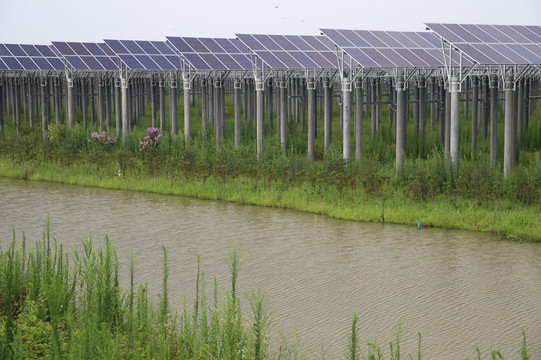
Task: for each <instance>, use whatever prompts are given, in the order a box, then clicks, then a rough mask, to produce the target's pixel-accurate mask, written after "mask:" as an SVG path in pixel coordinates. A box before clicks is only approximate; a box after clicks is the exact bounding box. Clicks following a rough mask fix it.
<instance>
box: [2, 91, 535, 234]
mask: <svg viewBox="0 0 541 360" xmlns="http://www.w3.org/2000/svg"><path fill="white" fill-rule="evenodd" d="M226 102H227V106H226V133H225V139H224V141H223V143H222V146H221V147H220V148H216V145H215V139H214V136H213V134H212V133H210V134H209V136H208V138H207V139H203V138H202V136H201V131H202V130H201V128H202V125H201V124H200V121H198V120H197V119H200V104H199V103H198V104H196V106H195V107H194V108H193V109H192V119H193V121H192V122H193V124H192V142H191V144H190V146H189V147H188V146H186V145H185V144H184V137H183V136H181V135H178V136H176V137H172V136H170V135H169V134H168V133H165V134H164V136H163V137H162V138H161V139H160V146H159V147H156V148H152V149H149V150H145V151H140V147H141V146H140V144H139V142H140V141H141V140H142V139H143V138H144V136H145V135H146V129H147V127H149V126H150V116H149V115H146V116H144V117H143V118H142V119H140V121H139V122H138V123H136V124H135V125H134V126H133V131H132V132H130V134H129V137H128V139H127V141H126V143H125V144H122V141H117V142H116V143H113V144H104V143H96V142H89V138H90V133H89V131H85V130H84V129H83V128H82V127H81V126H80V125H77V126H76V128H75V129H73V130H68V129H66V127H65V126H63V125H60V126H50V128H49V137H48V140H49V141H48V142H47V143H46V144H43V142H42V140H41V130H40V129H36V128H29V127H28V126H27V125H26V124H23V125H22V127H21V128H20V129H19V131H18V133H17V131H16V130H15V129H13V128H12V127H10V125H9V124H10V121H6V124H7V126H6V130H5V132H4V133H3V134H2V135H0V176H5V177H12V178H23V179H28V180H37V181H52V182H59V183H67V184H79V185H85V186H98V187H103V188H110V189H125V190H135V191H148V192H156V193H163V194H172V195H182V196H193V197H198V198H204V199H219V200H226V201H234V202H239V203H246V204H255V205H263V206H273V207H281V208H290V209H297V210H301V211H308V212H313V213H319V214H325V215H328V216H331V217H336V218H341V219H347V220H356V221H371V222H387V223H400V224H411V225H414V224H416V220H417V219H419V220H420V221H421V222H422V223H423V225H424V226H437V227H443V228H449V229H464V230H475V231H486V232H492V233H495V234H497V235H498V236H501V237H505V238H509V239H513V240H518V241H541V224H539V221H538V214H539V211H540V209H541V152H540V149H541V124H540V123H539V122H535V121H533V119H536V118H538V117H539V115H540V113H541V112H540V107H539V105H538V106H537V108H536V109H535V111H534V113H533V115H532V117H531V119H532V120H531V121H530V128H529V130H528V132H527V133H525V135H524V137H523V141H522V143H521V145H520V148H519V163H518V165H517V166H516V167H515V169H514V170H513V172H512V174H511V176H510V177H509V178H507V179H505V178H504V177H503V170H502V161H503V155H502V154H503V119H502V118H501V116H500V119H499V121H500V124H499V125H501V126H499V127H498V163H497V164H496V165H491V164H490V161H489V158H488V154H487V152H488V141H483V140H482V138H481V135H479V136H480V138H479V139H478V148H477V150H476V151H475V152H474V153H471V152H470V150H469V149H470V146H469V143H470V139H469V138H468V137H469V134H470V132H471V129H469V127H470V126H469V124H468V121H467V119H466V118H465V117H464V116H463V117H462V118H461V129H460V131H461V143H460V153H461V158H460V164H459V167H458V168H451V167H450V166H449V165H448V161H447V159H446V156H445V155H444V153H443V150H442V145H441V144H440V142H439V135H438V127H437V126H436V127H435V130H434V131H430V130H429V128H430V127H427V136H426V139H425V141H424V142H422V141H421V139H420V138H419V136H418V135H417V133H416V132H415V129H414V126H413V122H412V121H410V122H409V123H408V129H407V131H408V141H407V144H406V154H407V156H406V161H405V164H404V168H403V171H402V172H401V173H399V174H397V173H396V172H395V170H394V143H393V140H392V137H393V136H392V131H391V129H390V127H389V124H388V121H387V113H386V112H387V108H386V107H385V106H383V107H382V111H381V119H382V120H381V129H380V131H379V132H377V133H376V134H375V136H372V135H371V132H370V124H369V121H364V123H363V124H364V125H363V155H362V158H361V161H360V162H356V161H354V160H353V159H351V160H349V161H348V162H345V161H344V160H343V159H342V155H341V141H342V140H341V135H342V134H341V131H340V128H339V121H337V116H338V109H337V107H336V106H335V107H334V112H335V118H334V121H333V129H332V134H333V142H332V145H331V148H330V149H329V150H328V152H326V153H325V154H324V153H323V144H322V142H323V136H322V131H323V126H322V124H321V122H320V123H319V124H318V136H317V138H316V156H315V157H316V161H314V162H311V161H310V160H308V159H307V156H306V129H302V127H301V126H300V123H297V124H295V123H293V122H291V123H290V124H289V125H288V140H287V143H288V149H287V156H283V155H282V150H281V147H280V143H279V138H278V136H277V134H276V131H275V129H270V128H269V127H268V126H267V128H266V129H265V134H266V135H265V144H264V149H265V150H264V153H263V155H262V156H257V155H256V154H255V125H254V123H253V121H251V120H249V121H248V122H245V123H243V125H242V144H243V145H242V146H241V147H239V148H234V145H233V143H232V139H233V133H232V131H233V126H232V118H231V117H232V113H231V112H232V110H233V109H232V105H231V101H230V99H229V98H227V99H226ZM180 104H182V98H181V99H180ZM178 108H179V110H180V112H179V114H178V116H179V120H180V119H182V111H183V107H182V106H179V107H178ZM410 114H411V112H410ZM364 115H365V116H364V118H365V119H368V118H369V117H368V115H369V114H366V113H365V114H364ZM500 115H502V114H501V112H500ZM78 116H79V117H80V114H78ZM410 120H411V119H410ZM77 122H78V123H80V119H78V121H77ZM179 128H181V129H182V128H183V127H182V126H179ZM209 128H210V127H209ZM352 131H353V130H352ZM109 134H110V135H113V132H109Z"/></svg>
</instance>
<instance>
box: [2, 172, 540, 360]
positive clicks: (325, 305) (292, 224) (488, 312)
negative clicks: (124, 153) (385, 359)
mask: <svg viewBox="0 0 541 360" xmlns="http://www.w3.org/2000/svg"><path fill="white" fill-rule="evenodd" d="M0 200H1V202H2V206H0V219H1V220H0V239H2V244H3V246H5V244H6V243H7V242H9V241H11V234H12V229H13V227H14V228H15V229H17V231H19V230H24V231H25V233H26V236H27V239H28V240H29V241H35V239H40V238H41V237H42V232H43V224H44V222H45V218H46V216H47V214H49V215H50V216H51V219H52V236H54V237H55V238H56V239H57V240H58V241H59V242H62V243H63V244H64V246H65V248H71V247H72V246H74V247H81V241H80V240H81V239H82V238H84V237H87V236H89V235H90V234H91V236H92V238H93V239H94V241H95V242H96V243H98V244H102V243H103V239H104V237H105V235H106V234H107V235H108V236H109V238H110V239H112V241H113V244H114V246H115V248H116V249H117V252H118V255H119V259H120V260H121V261H122V262H123V264H124V265H125V266H124V267H123V269H124V271H125V273H127V271H126V269H127V266H126V265H127V262H128V258H129V256H130V255H131V254H132V253H133V254H134V255H135V258H136V281H138V282H147V283H148V284H149V287H150V290H151V293H157V292H159V291H160V284H161V275H162V256H163V255H162V250H161V245H162V244H163V245H165V246H166V248H167V250H168V259H169V271H170V273H169V274H170V275H169V281H170V289H169V291H170V296H171V303H172V304H173V305H181V304H182V303H184V301H186V303H187V304H191V303H192V300H193V299H192V296H193V295H194V291H195V277H196V264H197V263H196V257H197V255H199V256H200V257H201V269H203V270H204V271H205V274H206V278H207V279H208V280H207V289H208V292H209V296H210V294H211V284H212V279H213V278H214V277H216V278H217V280H218V286H219V287H220V289H222V290H223V289H224V288H226V287H228V286H229V275H228V272H227V271H228V270H227V264H226V258H227V254H228V252H229V251H230V250H231V248H232V246H233V244H234V243H236V244H237V247H238V249H239V250H240V251H241V253H242V269H241V273H240V277H239V291H240V293H244V292H248V291H250V290H257V289H262V290H265V291H266V292H267V293H268V295H269V306H270V311H271V314H272V319H273V320H274V323H275V326H274V330H273V331H274V338H278V335H276V333H277V332H278V331H279V330H283V331H284V332H285V333H286V334H287V335H289V336H290V337H293V335H294V334H295V333H297V334H298V335H299V337H300V339H301V342H302V344H303V349H305V350H308V349H309V350H310V351H311V353H312V354H313V355H314V356H315V355H318V354H319V353H320V351H322V350H323V351H325V353H326V355H327V357H330V358H336V357H337V356H338V355H343V354H345V351H346V348H347V336H348V333H349V331H350V326H351V320H352V318H353V314H354V313H357V314H358V315H359V322H358V324H359V336H360V339H361V340H360V343H361V344H364V343H366V342H369V341H373V340H374V339H376V340H377V341H378V342H379V344H380V345H381V346H382V347H384V348H385V349H387V345H386V344H387V343H388V341H390V340H391V339H393V332H394V329H395V328H396V326H397V324H398V322H399V321H401V322H402V324H403V328H404V336H403V342H402V344H401V348H402V351H403V354H405V353H412V354H415V353H416V349H417V332H420V333H421V334H422V335H423V342H422V345H423V350H422V352H423V358H426V359H461V358H465V357H473V356H474V355H475V346H479V347H480V349H481V350H482V351H483V350H484V352H486V355H488V352H489V350H491V349H494V348H497V349H499V350H501V351H502V353H503V355H504V356H506V357H507V358H512V357H514V356H516V355H517V351H518V350H519V349H520V343H521V336H522V329H524V330H525V331H526V335H527V341H528V344H529V349H530V353H531V354H533V356H534V358H535V357H537V356H540V355H541V286H540V284H541V244H516V243H511V242H505V241H498V240H496V239H494V238H493V237H491V236H490V235H487V234H479V233H473V232H460V231H446V230H440V229H428V228H427V229H425V228H423V229H421V230H417V228H416V227H415V226H398V225H385V226H382V225H380V224H365V223H356V222H350V221H341V220H335V219H328V218H325V217H323V216H318V215H311V214H304V213H299V212H295V211H288V210H281V209H270V208H261V207H254V206H245V205H237V204H230V203H224V202H216V201H203V200H196V199H188V198H181V197H173V196H163V195H155V194H145V193H133V192H125V191H111V190H102V189H93V188H85V187H79V186H65V185H55V184H46V183H35V182H23V181H14V180H7V179H0ZM364 349H365V347H363V351H364Z"/></svg>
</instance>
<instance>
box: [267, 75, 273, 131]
mask: <svg viewBox="0 0 541 360" xmlns="http://www.w3.org/2000/svg"><path fill="white" fill-rule="evenodd" d="M272 82H273V79H269V80H268V82H267V117H268V122H269V129H272V127H273V121H274V114H273V110H274V106H273V101H272V100H273V98H274V96H273V90H274V89H273V86H272Z"/></svg>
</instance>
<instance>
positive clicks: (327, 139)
mask: <svg viewBox="0 0 541 360" xmlns="http://www.w3.org/2000/svg"><path fill="white" fill-rule="evenodd" d="M323 92H324V97H325V100H324V102H325V110H324V112H325V114H324V119H323V121H324V122H323V143H324V150H325V152H327V150H328V149H329V146H330V145H331V124H332V87H331V82H330V80H329V78H325V79H324V80H323Z"/></svg>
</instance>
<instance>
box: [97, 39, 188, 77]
mask: <svg viewBox="0 0 541 360" xmlns="http://www.w3.org/2000/svg"><path fill="white" fill-rule="evenodd" d="M105 44H107V46H108V47H109V48H110V49H111V51H113V52H114V53H115V54H116V55H117V56H118V58H119V59H120V61H122V63H123V64H124V65H125V66H126V67H127V68H128V69H130V70H149V71H170V70H180V69H181V67H180V59H179V58H178V56H177V55H176V54H175V52H174V51H173V50H172V49H171V48H170V47H169V46H168V45H167V44H166V43H165V42H163V41H141V40H138V41H136V40H105Z"/></svg>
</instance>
